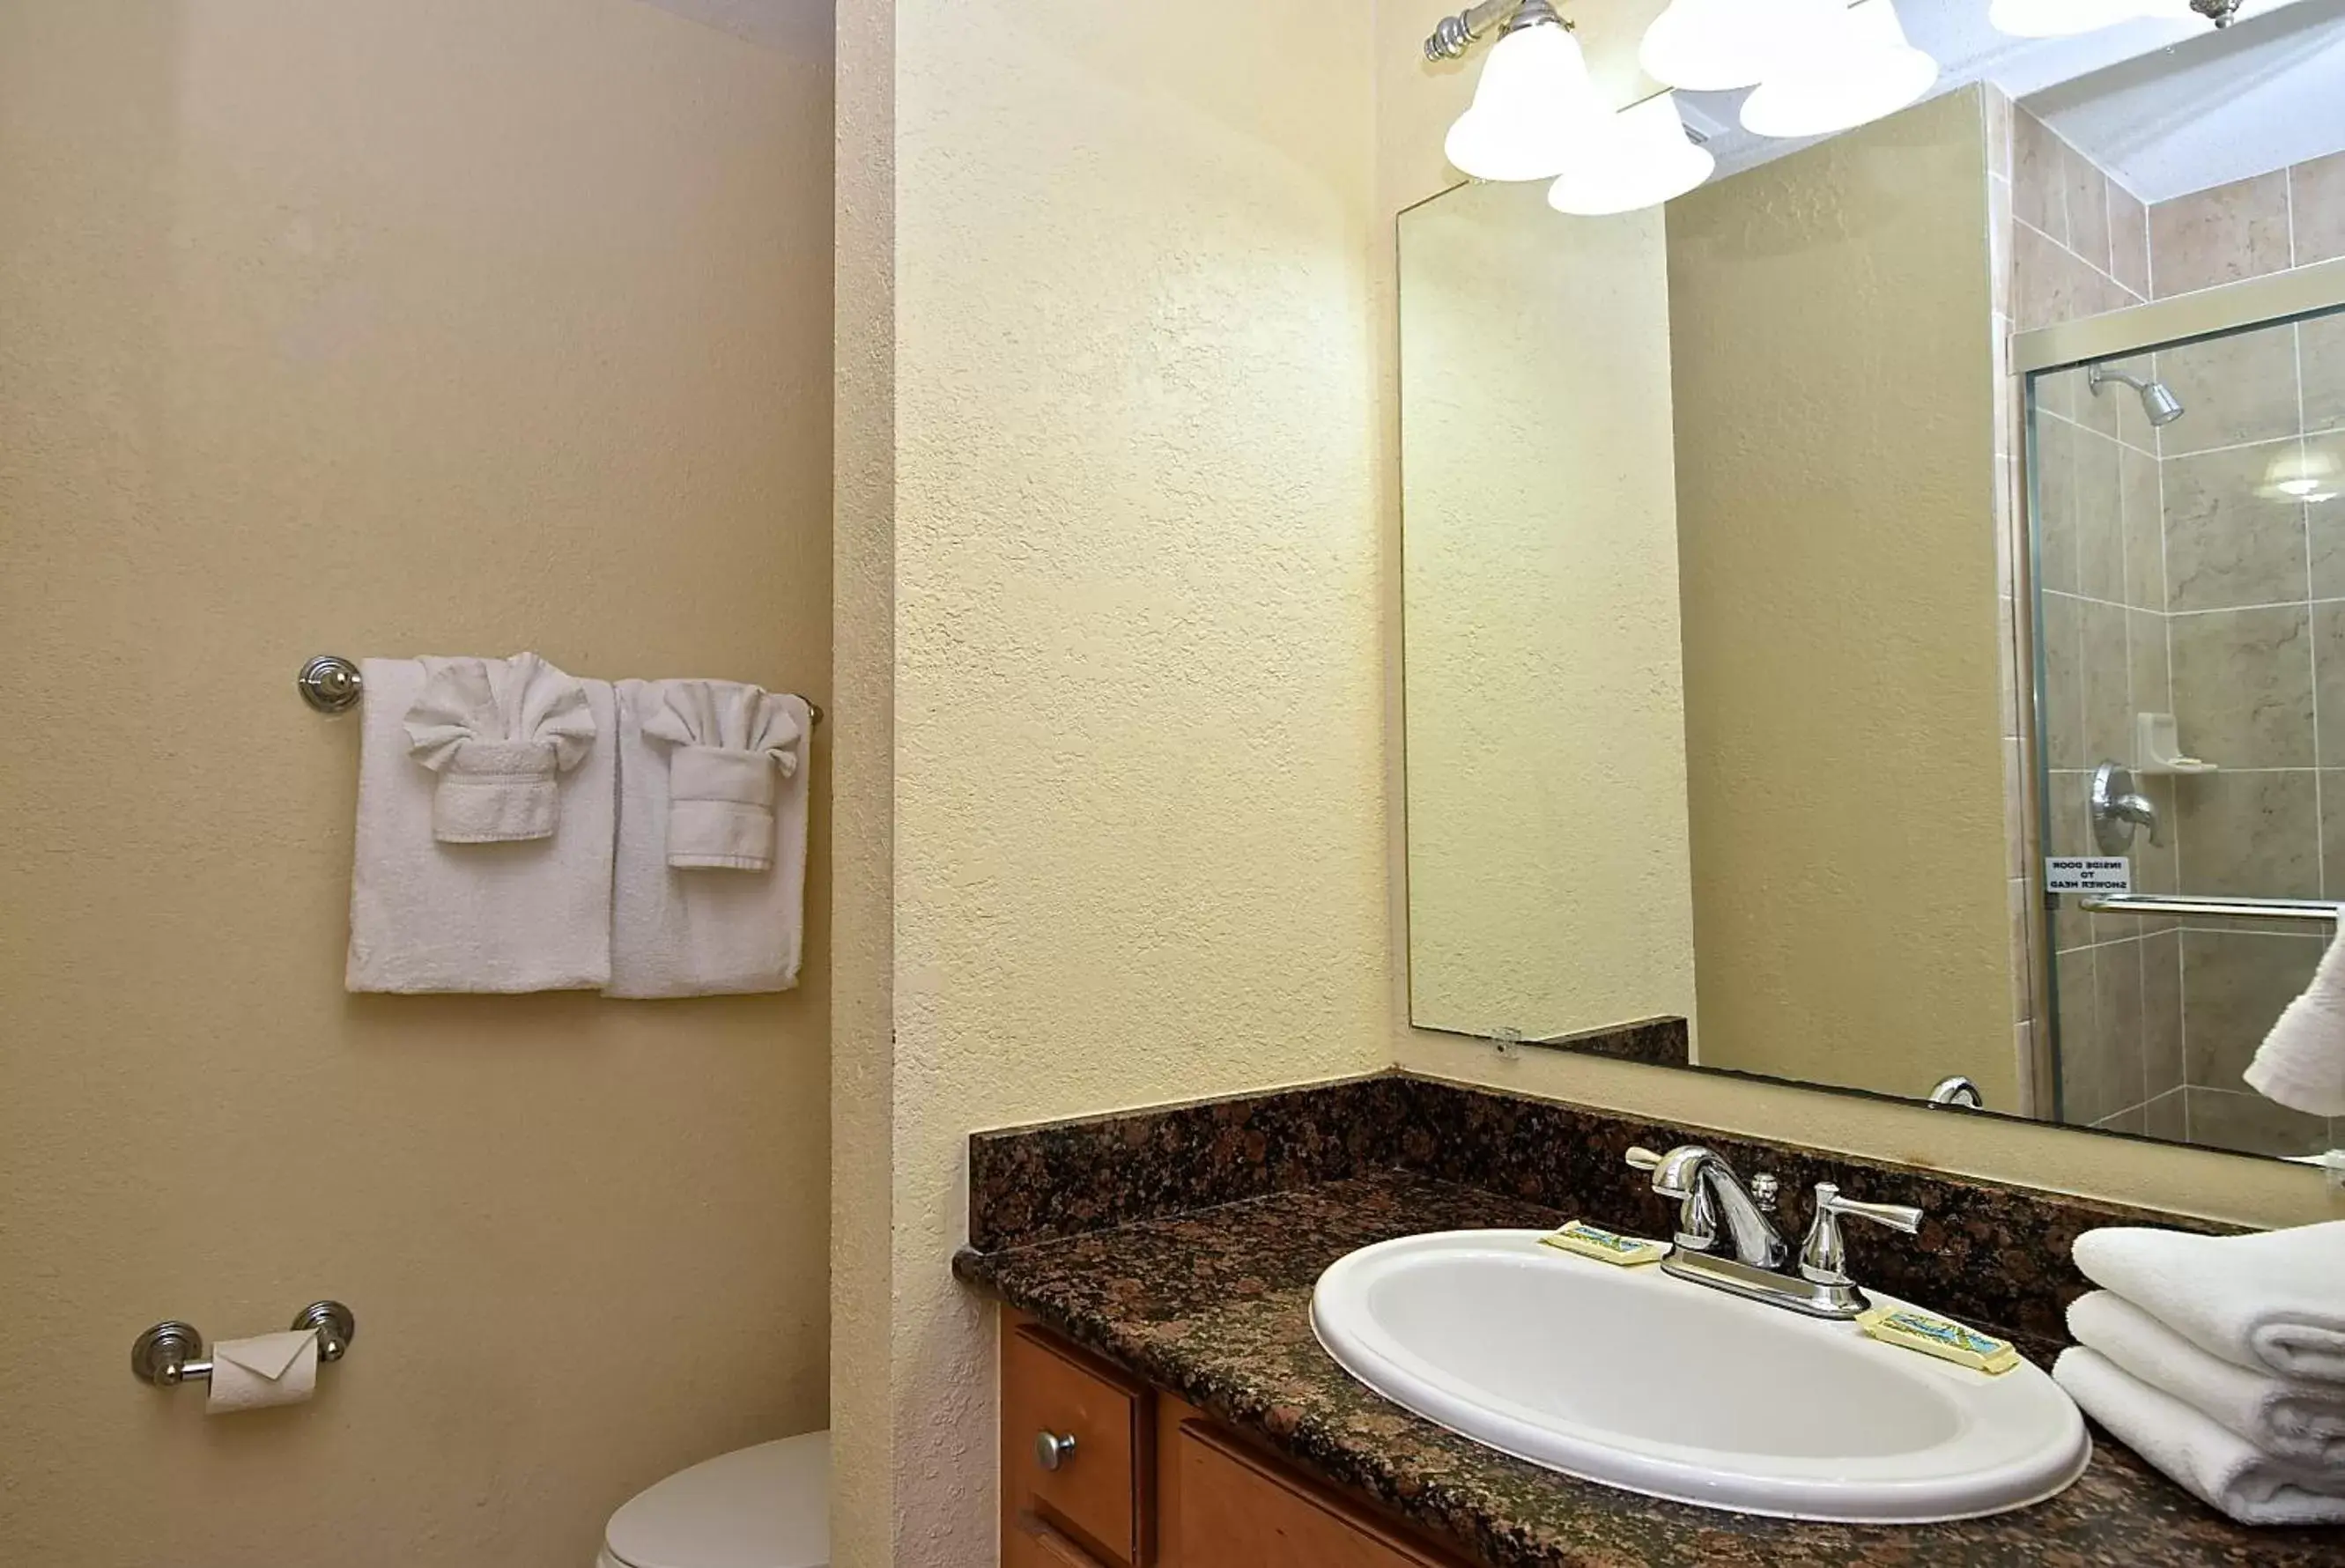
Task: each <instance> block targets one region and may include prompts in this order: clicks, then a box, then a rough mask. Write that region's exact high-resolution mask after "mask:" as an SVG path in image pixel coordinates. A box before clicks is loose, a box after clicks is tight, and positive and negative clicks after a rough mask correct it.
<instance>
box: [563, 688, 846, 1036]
mask: <svg viewBox="0 0 2345 1568" xmlns="http://www.w3.org/2000/svg"><path fill="white" fill-rule="evenodd" d="M617 700H618V738H619V745H618V759H619V847H618V852H617V859H616V863H615V876H614V886H613V889H612V894H611V983H610V985H609V986H608V987H607V988H606V993H607V994H609V995H612V996H625V997H673V996H719V995H729V994H735V993H744V992H760V991H787V990H788V989H790V987H792V986H794V985H796V984H797V979H798V960H799V953H800V950H801V947H802V944H803V942H804V940H805V932H806V859H807V775H808V773H809V772H810V771H811V769H809V767H808V766H807V741H808V737H809V735H810V734H811V731H812V721H813V715H812V713H811V711H810V710H809V709H808V708H807V705H806V701H805V699H804V698H802V697H793V696H790V695H788V694H787V693H780V692H766V691H764V690H762V689H760V688H758V687H754V686H742V685H739V684H737V683H736V682H731V681H704V680H680V681H644V680H623V681H621V682H619V685H618V699H617ZM679 787H680V788H682V789H684V790H685V791H686V793H685V795H683V796H678V795H677V794H676V792H675V791H676V789H678V788H679Z"/></svg>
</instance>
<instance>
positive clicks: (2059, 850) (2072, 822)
mask: <svg viewBox="0 0 2345 1568" xmlns="http://www.w3.org/2000/svg"><path fill="white" fill-rule="evenodd" d="M2091 786H2092V775H2091V774H2089V773H2076V772H2060V773H2055V774H2053V775H2051V777H2050V778H2049V779H2046V792H2047V799H2046V801H2045V818H2046V824H2047V826H2048V828H2049V830H2050V837H2049V839H2048V840H2047V841H2046V843H2045V845H2044V852H2045V853H2046V855H2086V854H2093V853H2096V850H2094V849H2093V847H2092V843H2093V839H2092V832H2091V830H2090V827H2089V825H2088V824H2087V821H2086V817H2087V812H2086V804H2085V802H2086V793H2087V791H2088V790H2089V789H2091ZM2093 919H2094V917H2093V916H2091V915H2088V914H2086V912H2085V911H2083V910H2081V909H2079V908H2078V907H2077V904H2076V896H2075V895H2074V894H2064V895H2063V896H2062V897H2061V899H2060V901H2059V905H2058V907H2057V908H2056V909H2055V910H2054V911H2052V918H2051V920H2050V921H2049V922H2047V923H2048V924H2049V926H2050V928H2051V937H2052V945H2053V947H2054V948H2055V949H2056V950H2057V951H2059V952H2069V951H2071V950H2073V949H2076V948H2083V947H2088V946H2090V945H2091V944H2092V941H2093ZM2083 1005H2085V1006H2086V1007H2087V1008H2088V1009H2089V1007H2090V1005H2091V998H2090V994H2089V990H2088V992H2087V994H2086V997H2085V998H2084V999H2083Z"/></svg>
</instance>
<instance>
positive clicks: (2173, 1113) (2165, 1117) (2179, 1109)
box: [2142, 1089, 2190, 1144]
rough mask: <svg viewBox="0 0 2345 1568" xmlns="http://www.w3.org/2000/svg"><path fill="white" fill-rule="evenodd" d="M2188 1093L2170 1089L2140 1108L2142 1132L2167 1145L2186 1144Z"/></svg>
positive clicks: (2188, 1133) (2188, 1118) (2188, 1131)
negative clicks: (2162, 1139) (2142, 1112)
mask: <svg viewBox="0 0 2345 1568" xmlns="http://www.w3.org/2000/svg"><path fill="white" fill-rule="evenodd" d="M2189 1104H2190V1091H2188V1089H2172V1090H2168V1091H2167V1093H2165V1094H2163V1095H2159V1096H2158V1097H2157V1098H2156V1099H2155V1100H2152V1101H2151V1102H2150V1103H2149V1104H2148V1105H2145V1106H2144V1107H2142V1109H2143V1111H2144V1113H2145V1115H2144V1116H2143V1121H2144V1122H2145V1124H2146V1125H2144V1126H2143V1127H2142V1131H2143V1132H2144V1133H2146V1134H2147V1135H2149V1136H2151V1137H2153V1138H2164V1139H2165V1140H2166V1141H2167V1142H2168V1143H2174V1144H2179V1143H2184V1142H2187V1141H2188V1139H2189V1136H2190V1112H2189V1108H2188V1107H2189Z"/></svg>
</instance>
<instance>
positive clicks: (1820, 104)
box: [1742, 0, 1938, 137]
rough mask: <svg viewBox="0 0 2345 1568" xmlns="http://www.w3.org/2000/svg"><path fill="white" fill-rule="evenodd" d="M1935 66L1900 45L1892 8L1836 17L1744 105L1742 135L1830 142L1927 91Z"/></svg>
mask: <svg viewBox="0 0 2345 1568" xmlns="http://www.w3.org/2000/svg"><path fill="white" fill-rule="evenodd" d="M1937 79H1938V62H1937V61H1935V60H1934V59H1932V58H1930V56H1927V55H1925V54H1924V53H1923V52H1922V51H1921V50H1919V49H1917V48H1915V47H1914V46H1913V45H1911V44H1909V43H1907V42H1906V41H1905V29H1904V28H1903V27H1902V26H1900V25H1898V22H1897V12H1896V9H1895V8H1894V7H1893V5H1891V4H1890V0H1864V3H1863V5H1853V6H1851V7H1850V8H1849V9H1847V10H1845V11H1843V12H1842V13H1841V14H1840V19H1839V20H1838V21H1837V22H1835V23H1834V24H1833V25H1832V28H1831V29H1830V31H1829V32H1828V33H1826V34H1825V35H1824V36H1822V37H1820V38H1817V39H1814V40H1812V41H1811V43H1810V45H1809V46H1808V47H1807V48H1806V49H1805V50H1803V51H1802V54H1801V56H1800V58H1799V59H1798V60H1797V61H1796V62H1795V63H1793V64H1792V65H1791V66H1787V67H1785V68H1784V69H1783V70H1782V71H1781V72H1779V73H1777V74H1776V75H1774V76H1769V77H1768V78H1767V79H1766V80H1764V81H1762V82H1761V83H1760V84H1759V85H1758V86H1757V87H1753V88H1752V89H1751V96H1750V97H1747V98H1745V99H1743V100H1742V128H1743V129H1745V130H1747V131H1750V132H1751V133H1752V134H1754V135H1757V136H1771V137H1812V136H1830V135H1832V133H1833V132H1834V131H1844V130H1848V129H1850V128H1852V127H1856V126H1861V125H1863V124H1865V123H1866V122H1867V121H1869V120H1877V119H1879V118H1880V117H1882V116H1883V115H1886V114H1893V113H1895V112H1896V111H1897V110H1899V109H1902V108H1903V107H1905V106H1906V105H1907V104H1910V103H1912V102H1913V101H1914V99H1916V98H1918V97H1921V96H1922V95H1923V94H1924V93H1926V92H1928V91H1929V90H1930V85H1931V84H1932V83H1933V82H1935V81H1936V80H1937Z"/></svg>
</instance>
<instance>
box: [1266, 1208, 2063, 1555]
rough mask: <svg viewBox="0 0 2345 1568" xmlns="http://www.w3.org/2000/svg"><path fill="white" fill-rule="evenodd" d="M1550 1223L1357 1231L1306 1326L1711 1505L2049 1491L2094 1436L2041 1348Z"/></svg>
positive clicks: (1409, 1380)
mask: <svg viewBox="0 0 2345 1568" xmlns="http://www.w3.org/2000/svg"><path fill="white" fill-rule="evenodd" d="M1540 1234H1541V1233H1540V1232H1538V1231H1536V1230H1453V1231H1444V1232H1440V1233H1437V1234H1436V1235H1431V1236H1410V1237H1401V1238H1400V1239H1399V1240H1397V1241H1386V1242H1380V1243H1378V1244H1377V1245H1376V1246H1374V1247H1363V1248H1362V1249H1361V1250H1359V1251H1357V1252H1355V1253H1353V1254H1351V1255H1350V1256H1349V1257H1345V1258H1342V1259H1340V1260H1339V1261H1338V1262H1336V1264H1335V1266H1334V1267H1333V1268H1329V1269H1328V1270H1327V1272H1326V1273H1325V1274H1323V1275H1321V1276H1320V1277H1319V1285H1318V1288H1317V1289H1316V1290H1315V1291H1314V1292H1313V1295H1312V1298H1311V1322H1312V1327H1313V1328H1314V1329H1315V1330H1316V1331H1317V1333H1318V1335H1319V1342H1320V1343H1321V1344H1323V1345H1325V1347H1326V1348H1327V1353H1328V1354H1329V1355H1332V1356H1334V1357H1335V1359H1336V1360H1337V1361H1338V1362H1339V1363H1341V1364H1342V1366H1343V1368H1344V1369H1345V1370H1346V1371H1348V1372H1350V1373H1351V1374H1352V1375H1353V1376H1354V1377H1355V1378H1357V1379H1359V1380H1360V1381H1362V1382H1364V1383H1365V1384H1366V1385H1367V1386H1368V1387H1369V1388H1371V1389H1374V1390H1376V1392H1378V1393H1380V1394H1382V1395H1384V1396H1385V1397H1386V1399H1389V1400H1394V1401H1395V1402H1396V1403H1398V1404H1400V1405H1402V1406H1405V1407H1406V1408H1407V1409H1408V1410H1414V1411H1416V1413H1417V1414H1418V1415H1421V1416H1423V1417H1425V1418H1426V1420H1431V1421H1436V1422H1438V1423H1439V1424H1441V1425H1442V1426H1445V1427H1447V1428H1448V1429H1449V1430H1450V1431H1455V1432H1458V1433H1461V1434H1462V1435H1464V1436H1466V1437H1469V1438H1472V1439H1473V1440H1474V1441H1477V1442H1479V1443H1484V1444H1487V1446H1489V1447H1491V1448H1494V1449H1497V1450H1499V1451H1502V1452H1505V1453H1510V1454H1513V1455H1515V1456H1516V1457H1517V1458H1518V1459H1526V1460H1528V1461H1531V1462H1532V1463H1533V1464H1538V1465H1544V1466H1546V1467H1547V1468H1548V1469H1549V1470H1558V1471H1563V1472H1564V1473H1565V1474H1567V1475H1576V1476H1579V1477H1580V1478H1581V1479H1583V1480H1586V1481H1601V1482H1603V1483H1604V1484H1605V1485H1608V1486H1618V1487H1624V1488H1626V1489H1628V1490H1629V1491H1630V1492H1644V1493H1646V1494H1647V1495H1649V1496H1652V1497H1666V1498H1670V1499H1673V1500H1675V1501H1677V1502H1690V1503H1696V1504H1699V1505H1700V1506H1702V1507H1705V1508H1725V1509H1732V1510H1735V1511H1737V1512H1744V1513H1764V1514H1773V1515H1776V1516H1778V1517H1782V1518H1787V1519H1812V1520H1834V1521H1843V1522H1855V1523H1909V1524H1921V1523H1929V1522H1937V1521H1941V1520H1948V1519H1969V1518H1974V1517H1976V1516H1978V1515H1980V1514H1983V1513H1999V1512H2003V1511H2004V1510H2005V1509H2012V1508H2024V1507H2025V1506H2026V1505H2027V1504H2029V1503H2032V1502H2042V1501H2044V1500H2045V1499H2046V1498H2048V1497H2051V1496H2053V1495H2054V1494H2056V1493H2057V1492H2061V1491H2062V1490H2064V1489H2065V1488H2066V1487H2067V1486H2068V1484H2069V1483H2070V1482H2071V1481H2075V1480H2076V1477H2077V1476H2079V1475H2081V1474H2083V1473H2084V1469H2085V1464H2086V1461H2087V1460H2089V1459H2090V1458H2091V1457H2092V1451H2093V1450H2092V1440H2091V1439H2090V1438H2088V1437H2087V1436H2086V1432H2085V1422H2084V1418H2083V1417H2081V1416H2079V1415H2078V1414H2077V1413H2076V1406H2075V1405H2074V1404H2073V1403H2071V1402H2070V1401H2069V1399H2068V1396H2067V1395H2066V1394H2064V1393H2062V1392H2061V1391H2060V1390H2059V1388H2058V1386H2057V1385H2056V1384H2055V1383H2054V1382H2053V1381H2052V1380H2051V1379H2050V1378H2048V1377H2046V1375H2045V1374H2044V1373H2043V1372H2042V1371H2040V1370H2039V1369H2036V1368H2035V1367H2034V1366H2032V1365H2027V1364H2025V1363H2023V1364H2022V1365H2020V1366H2017V1367H2015V1368H2013V1369H2011V1370H2010V1371H2007V1372H2005V1373H2003V1374H2002V1375H2001V1376H1999V1377H1989V1376H1987V1375H1986V1374H1985V1373H1983V1372H1976V1371H1973V1370H1972V1369H1969V1368H1967V1367H1958V1366H1955V1365H1954V1364H1953V1363H1952V1362H1949V1361H1942V1360H1937V1359H1934V1358H1932V1357H1928V1356H1924V1355H1921V1354H1918V1353H1916V1352H1914V1351H1912V1350H1907V1349H1901V1348H1899V1347H1897V1346H1894V1345H1885V1344H1883V1343H1882V1342H1880V1341H1879V1340H1877V1339H1869V1338H1867V1337H1866V1335H1865V1334H1864V1332H1863V1329H1859V1328H1857V1327H1856V1325H1855V1324H1853V1323H1846V1322H1831V1321H1826V1320H1822V1319H1813V1318H1803V1317H1801V1316H1799V1315H1798V1314H1796V1313H1793V1312H1789V1311H1786V1310H1784V1309H1783V1308H1780V1307H1770V1306H1767V1305H1765V1304H1764V1303H1761V1302H1756V1301H1745V1300H1741V1299H1739V1298H1735V1297H1732V1296H1730V1295H1727V1294H1726V1293H1725V1292H1723V1291H1719V1290H1712V1289H1709V1288H1705V1287H1703V1286H1700V1285H1696V1284H1693V1283H1691V1282H1690V1281H1687V1280H1682V1279H1676V1278H1670V1276H1668V1275H1665V1274H1663V1273H1662V1272H1661V1271H1660V1268H1656V1267H1651V1266H1648V1267H1644V1268H1618V1267H1615V1266H1613V1265H1611V1264H1608V1263H1599V1262H1596V1261H1594V1260H1593V1259H1589V1258H1582V1257H1574V1256H1572V1255H1571V1254H1569V1253H1565V1252H1558V1251H1557V1250H1556V1249H1555V1248H1553V1247H1542V1246H1540V1245H1539V1241H1538V1237H1539V1236H1540ZM1873 1300H1874V1301H1875V1302H1876V1303H1877V1304H1881V1305H1893V1306H1903V1305H1905V1303H1903V1302H1899V1301H1896V1300H1895V1299H1894V1298H1891V1297H1887V1296H1878V1295H1876V1296H1874V1297H1873Z"/></svg>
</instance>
